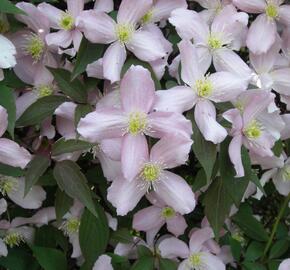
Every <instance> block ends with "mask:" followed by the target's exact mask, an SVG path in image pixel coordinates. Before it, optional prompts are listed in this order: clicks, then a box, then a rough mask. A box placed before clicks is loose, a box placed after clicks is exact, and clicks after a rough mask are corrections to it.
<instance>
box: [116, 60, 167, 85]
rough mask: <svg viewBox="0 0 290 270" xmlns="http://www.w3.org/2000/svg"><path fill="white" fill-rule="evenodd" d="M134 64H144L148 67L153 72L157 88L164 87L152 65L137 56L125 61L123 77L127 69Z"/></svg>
mask: <svg viewBox="0 0 290 270" xmlns="http://www.w3.org/2000/svg"><path fill="white" fill-rule="evenodd" d="M132 65H135V66H138V65H139V66H142V67H144V68H146V69H148V70H149V71H150V72H151V77H152V80H153V81H154V83H155V88H156V90H161V89H162V87H161V84H160V81H159V80H158V79H157V77H156V75H155V73H154V71H153V69H152V68H151V66H150V65H149V64H148V63H146V62H143V61H141V60H139V59H137V58H128V59H127V61H126V62H125V64H124V66H123V68H122V72H121V77H123V76H124V74H125V73H126V72H127V70H128V69H129V68H130V67H131V66H132Z"/></svg>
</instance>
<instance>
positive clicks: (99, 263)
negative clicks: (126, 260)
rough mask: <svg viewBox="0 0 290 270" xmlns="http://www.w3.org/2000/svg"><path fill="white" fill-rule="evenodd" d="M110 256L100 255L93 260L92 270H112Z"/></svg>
mask: <svg viewBox="0 0 290 270" xmlns="http://www.w3.org/2000/svg"><path fill="white" fill-rule="evenodd" d="M111 260H112V258H111V257H110V256H108V255H106V254H105V255H101V256H100V257H99V258H98V259H97V260H96V262H95V264H94V266H93V269H92V270H114V268H113V266H112V263H111Z"/></svg>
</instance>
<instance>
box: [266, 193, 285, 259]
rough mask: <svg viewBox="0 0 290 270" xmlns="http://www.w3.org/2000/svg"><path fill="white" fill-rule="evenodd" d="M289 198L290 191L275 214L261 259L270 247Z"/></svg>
mask: <svg viewBox="0 0 290 270" xmlns="http://www.w3.org/2000/svg"><path fill="white" fill-rule="evenodd" d="M289 200H290V193H289V194H288V196H287V197H286V198H285V200H284V202H283V204H282V206H281V209H280V212H279V214H278V216H277V219H276V221H275V224H274V226H273V229H272V232H271V235H270V238H269V240H268V242H267V245H266V247H265V249H264V252H263V260H264V258H265V256H266V254H267V253H268V251H269V249H270V247H271V244H272V241H273V239H274V236H275V234H276V231H277V228H278V225H279V222H280V220H281V218H282V217H283V214H284V211H285V209H286V207H287V205H288V202H289Z"/></svg>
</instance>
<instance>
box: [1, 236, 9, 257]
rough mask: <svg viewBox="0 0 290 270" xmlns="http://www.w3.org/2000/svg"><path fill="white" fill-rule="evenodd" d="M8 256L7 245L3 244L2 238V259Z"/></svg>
mask: <svg viewBox="0 0 290 270" xmlns="http://www.w3.org/2000/svg"><path fill="white" fill-rule="evenodd" d="M7 255H8V249H7V246H6V244H5V243H4V242H3V240H2V239H1V238H0V257H1V256H4V257H6V256H7Z"/></svg>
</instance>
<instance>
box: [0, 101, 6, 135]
mask: <svg viewBox="0 0 290 270" xmlns="http://www.w3.org/2000/svg"><path fill="white" fill-rule="evenodd" d="M0 123H1V124H0V137H1V136H2V135H3V134H4V132H5V131H6V129H7V127H8V114H7V111H6V109H5V108H4V107H2V106H1V105H0Z"/></svg>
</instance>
